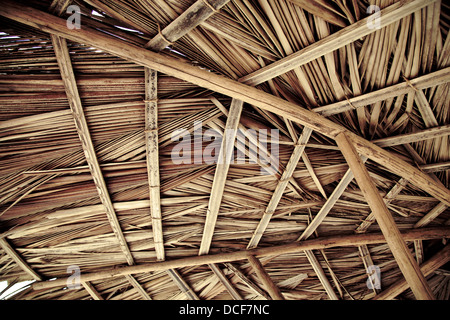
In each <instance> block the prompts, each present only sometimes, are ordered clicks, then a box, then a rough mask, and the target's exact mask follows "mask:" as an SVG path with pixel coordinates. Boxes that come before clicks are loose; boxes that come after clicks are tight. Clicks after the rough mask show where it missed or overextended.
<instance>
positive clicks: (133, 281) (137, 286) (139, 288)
mask: <svg viewBox="0 0 450 320" xmlns="http://www.w3.org/2000/svg"><path fill="white" fill-rule="evenodd" d="M125 278H127V280H128V282H129V283H131V285H132V286H133V287H134V289H136V291H137V292H138V293H139V294H140V296H141V297H142V299H144V300H152V298H151V297H150V296H149V294H148V293H147V291H145V289H144V288H143V287H142V286H141V284H140V283H139V282H138V281H137V280H136V279H135V278H134V277H133V276H132V275H131V274H127V275H125Z"/></svg>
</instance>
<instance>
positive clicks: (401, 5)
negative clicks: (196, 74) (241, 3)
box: [239, 0, 437, 86]
mask: <svg viewBox="0 0 450 320" xmlns="http://www.w3.org/2000/svg"><path fill="white" fill-rule="evenodd" d="M435 1H437V0H405V1H398V2H395V3H394V4H392V5H390V6H389V7H386V8H384V9H382V10H381V11H380V14H381V17H382V18H381V19H380V27H381V28H384V27H386V26H388V25H390V24H391V23H393V22H396V21H398V20H400V19H402V18H404V17H406V16H408V15H410V14H412V13H414V12H415V11H417V10H420V9H422V8H423V7H426V6H428V5H430V4H432V3H434V2H435ZM370 19H373V17H370V16H369V17H367V18H365V19H362V20H359V21H357V22H355V23H353V24H352V25H350V26H348V27H346V28H344V29H341V30H339V31H337V32H335V33H333V34H332V35H330V36H328V37H325V38H323V39H321V40H319V41H316V42H314V43H313V44H311V45H309V46H307V47H306V48H303V49H301V50H299V51H297V52H295V53H293V54H291V55H289V56H287V57H285V58H283V59H281V60H278V61H276V62H274V63H272V64H269V65H268V66H266V67H263V68H261V69H259V70H257V71H255V72H252V73H250V74H249V75H247V76H244V77H242V78H240V79H239V81H240V82H242V83H245V84H248V85H251V86H256V85H258V84H260V83H263V82H265V81H268V80H270V79H272V78H275V77H277V76H279V75H282V74H284V73H286V72H288V71H291V70H293V69H295V68H298V67H300V66H302V65H304V64H306V63H308V62H310V61H313V60H316V59H317V58H320V57H322V56H324V55H326V54H328V53H332V52H333V51H336V50H337V49H339V48H343V47H344V46H346V45H348V44H350V43H353V42H354V41H356V40H358V39H360V38H362V37H364V36H366V35H368V34H371V33H373V32H375V31H377V29H376V28H369V27H368V26H367V22H368V21H370Z"/></svg>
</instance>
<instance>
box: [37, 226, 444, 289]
mask: <svg viewBox="0 0 450 320" xmlns="http://www.w3.org/2000/svg"><path fill="white" fill-rule="evenodd" d="M401 236H402V237H403V240H404V241H413V240H431V239H441V238H448V237H450V227H439V228H418V229H411V230H408V231H405V232H403V233H402V234H401ZM380 243H386V239H385V238H384V236H383V234H381V233H367V234H351V235H342V236H332V237H320V238H316V239H311V240H305V241H301V242H297V241H296V242H293V243H291V244H286V245H280V246H272V247H267V248H255V249H250V250H242V251H236V252H228V253H220V254H208V255H201V256H193V257H186V258H180V259H174V260H169V261H159V262H152V263H147V264H142V265H135V266H125V267H119V268H109V269H104V270H102V271H98V272H94V273H84V274H83V273H82V274H81V279H80V280H81V281H94V280H105V279H109V278H112V277H117V276H123V275H127V274H135V273H143V272H150V271H162V270H168V269H174V268H182V267H191V266H198V265H203V264H210V263H226V262H232V261H237V260H245V259H247V257H248V256H249V255H254V256H258V257H265V256H271V255H281V254H289V253H298V252H302V251H304V250H315V249H317V250H320V249H326V248H335V247H346V246H351V247H357V246H360V245H363V244H367V245H372V244H380ZM66 281H67V278H60V279H56V280H53V281H43V282H37V283H35V284H33V289H46V288H53V287H58V286H65V285H66Z"/></svg>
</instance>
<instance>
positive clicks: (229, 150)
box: [199, 99, 243, 255]
mask: <svg viewBox="0 0 450 320" xmlns="http://www.w3.org/2000/svg"><path fill="white" fill-rule="evenodd" d="M242 107H243V102H242V101H240V100H236V99H233V100H232V101H231V106H230V111H229V112H228V119H227V123H226V125H225V133H224V135H223V138H222V143H221V146H220V151H219V156H218V157H217V165H216V172H215V174H214V180H213V184H212V188H211V194H210V197H209V203H208V209H207V211H206V221H205V226H204V229H203V237H202V242H201V244H200V250H199V254H200V255H202V254H207V253H208V252H209V248H210V246H211V241H212V238H213V235H214V228H215V226H216V221H217V216H218V214H219V209H220V204H221V202H222V196H223V191H224V189H225V183H226V180H227V174H228V169H229V168H230V163H231V158H232V156H233V154H234V141H235V139H236V134H237V128H238V125H239V119H240V117H241V113H242Z"/></svg>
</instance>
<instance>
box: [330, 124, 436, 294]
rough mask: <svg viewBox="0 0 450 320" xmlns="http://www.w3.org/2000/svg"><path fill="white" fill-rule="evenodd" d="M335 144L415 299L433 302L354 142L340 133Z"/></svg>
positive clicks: (427, 287)
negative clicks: (353, 176)
mask: <svg viewBox="0 0 450 320" xmlns="http://www.w3.org/2000/svg"><path fill="white" fill-rule="evenodd" d="M336 142H337V144H338V147H339V148H340V149H341V152H342V154H343V155H344V158H345V160H346V161H347V163H348V165H349V167H350V169H351V170H352V172H353V174H354V175H355V179H356V181H357V182H358V185H359V187H360V189H361V191H362V193H363V195H364V198H365V199H366V201H367V203H368V204H369V206H370V208H371V209H372V212H373V213H374V215H375V218H376V220H377V222H378V225H379V226H380V229H381V231H382V232H383V235H384V236H385V237H386V242H387V243H388V245H389V248H390V249H391V252H392V254H393V256H394V258H395V260H396V261H397V264H398V265H399V267H400V270H401V271H402V273H403V275H404V277H405V279H406V281H407V282H408V284H409V285H410V287H411V289H412V291H413V293H414V295H415V296H416V298H417V299H426V300H429V299H433V294H432V292H431V290H430V287H429V286H428V284H427V282H426V280H425V277H424V276H423V274H422V272H421V271H420V269H419V266H418V265H417V263H416V261H415V260H414V258H413V256H412V255H411V253H410V252H409V249H408V247H407V246H406V243H405V241H404V240H403V239H402V237H401V234H400V231H399V230H398V228H397V226H396V224H395V221H394V219H393V218H392V215H391V213H390V212H389V210H388V208H387V207H386V204H385V203H384V201H383V199H382V198H381V196H380V194H379V193H378V190H377V188H376V186H375V184H374V183H373V181H372V178H371V177H370V175H369V173H368V171H367V169H366V167H365V165H364V163H363V162H362V161H361V158H360V156H359V155H358V153H357V151H356V149H355V148H354V147H353V141H352V140H351V139H349V138H348V137H347V135H346V134H345V133H341V134H339V135H338V136H337V137H336Z"/></svg>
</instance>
